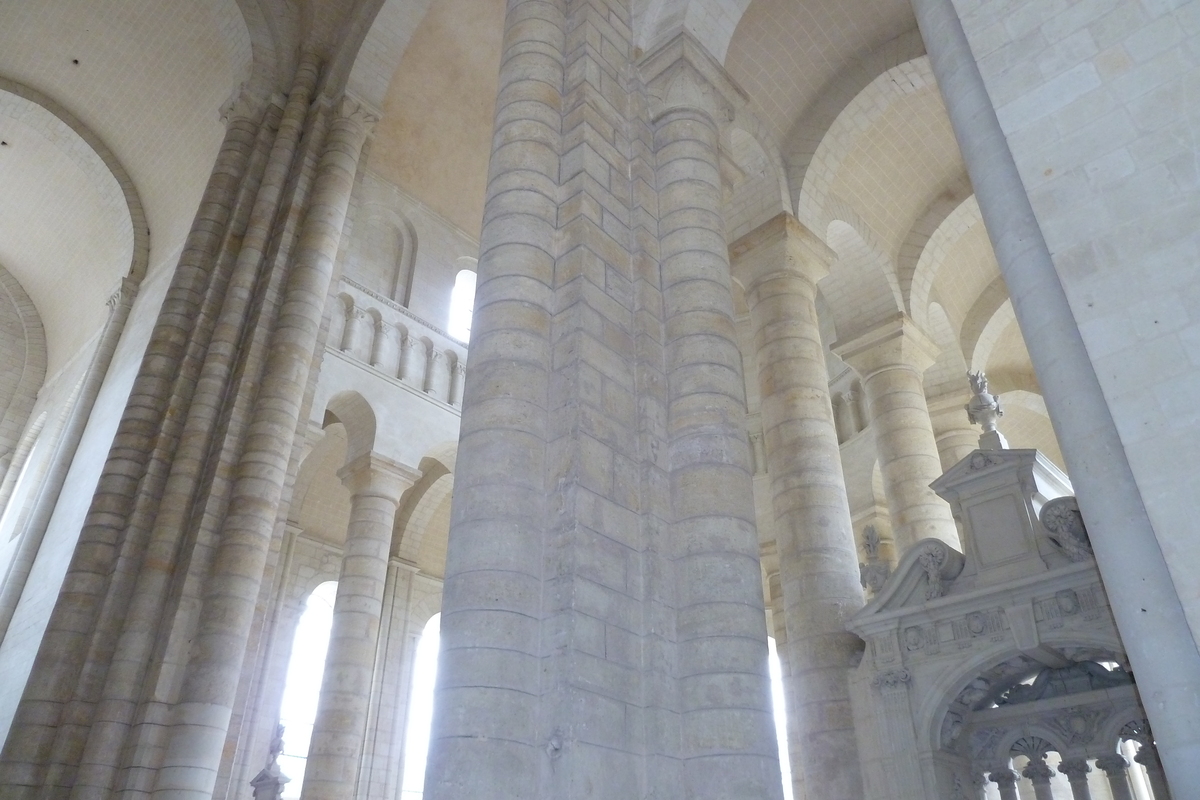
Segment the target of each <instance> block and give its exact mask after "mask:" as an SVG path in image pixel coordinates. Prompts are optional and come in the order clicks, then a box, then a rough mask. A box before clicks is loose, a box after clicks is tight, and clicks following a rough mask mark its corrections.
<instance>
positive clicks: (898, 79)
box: [783, 55, 937, 230]
mask: <svg viewBox="0 0 1200 800" xmlns="http://www.w3.org/2000/svg"><path fill="white" fill-rule="evenodd" d="M927 91H935V92H936V91H937V85H936V83H935V81H934V78H933V70H932V69H931V68H930V66H929V58H928V57H927V56H925V55H920V56H917V57H914V58H912V59H911V60H908V61H905V62H903V63H899V64H897V65H896V66H893V67H891V68H889V69H887V70H885V71H884V72H882V73H876V75H875V77H874V78H873V79H872V80H871V81H870V83H868V84H867V85H866V86H864V87H862V89H860V90H859V91H858V93H857V94H855V95H854V97H853V99H851V100H850V101H849V102H848V103H847V104H846V105H845V106H844V107H843V108H842V109H841V111H840V112H839V113H838V114H837V116H836V117H835V118H834V119H833V120H832V122H831V123H830V124H829V126H828V128H827V129H826V130H825V131H824V132H823V133H822V134H821V138H820V140H819V141H818V143H817V146H816V148H815V150H814V152H813V153H812V155H811V157H810V158H809V160H808V163H807V165H806V167H805V169H804V170H803V174H802V175H795V174H793V175H790V176H789V178H790V182H791V184H792V191H794V192H798V196H797V199H796V217H797V218H798V219H799V220H800V221H801V222H803V223H804V224H805V225H807V226H808V227H809V228H810V229H812V230H824V229H825V227H826V225H827V224H828V222H829V219H830V216H829V213H828V211H827V209H826V203H827V198H828V197H829V195H830V192H831V190H832V189H833V186H834V183H835V181H836V179H837V175H838V172H839V170H840V168H841V166H842V163H843V162H844V161H845V160H846V159H847V158H848V157H849V156H850V154H851V153H852V152H853V150H854V148H855V146H856V145H857V144H858V140H859V138H860V137H861V136H862V135H863V134H865V133H867V131H869V130H870V129H871V127H872V126H873V125H874V124H875V123H876V122H877V121H879V120H880V119H881V118H882V117H883V116H884V114H886V113H887V111H888V109H889V108H891V106H892V105H893V104H894V103H895V102H896V101H897V100H898V99H900V98H902V97H905V96H908V95H915V94H918V93H921V92H927ZM789 143H790V138H789ZM783 152H784V154H785V159H786V158H790V157H792V150H791V149H790V148H789V147H788V146H786V145H785V147H784V151H783ZM793 171H794V170H793ZM797 181H798V182H797Z"/></svg>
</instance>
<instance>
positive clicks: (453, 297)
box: [450, 269, 475, 342]
mask: <svg viewBox="0 0 1200 800" xmlns="http://www.w3.org/2000/svg"><path fill="white" fill-rule="evenodd" d="M474 310H475V273H474V272H472V271H471V270H469V269H464V270H459V273H458V277H456V278H455V279H454V288H453V289H452V290H450V335H451V336H453V337H454V338H455V339H458V340H459V341H460V342H465V341H468V340H469V339H470V338H471V314H472V312H474Z"/></svg>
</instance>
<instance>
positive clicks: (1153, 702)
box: [913, 0, 1200, 791]
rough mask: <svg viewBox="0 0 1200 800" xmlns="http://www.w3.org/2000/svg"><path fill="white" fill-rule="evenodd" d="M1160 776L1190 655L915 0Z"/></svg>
mask: <svg viewBox="0 0 1200 800" xmlns="http://www.w3.org/2000/svg"><path fill="white" fill-rule="evenodd" d="M913 9H914V10H915V11H916V15H917V22H918V24H919V26H920V29H921V35H922V37H923V38H924V40H925V46H926V48H927V49H928V51H929V59H930V62H931V65H932V67H933V73H934V75H935V76H936V77H937V81H938V86H939V88H940V89H941V92H942V97H943V99H944V100H945V103H946V110H947V112H948V113H949V115H950V122H951V124H952V126H953V128H954V135H955V138H956V139H957V140H958V145H959V148H960V149H961V150H962V153H963V160H964V161H965V162H966V166H967V172H968V174H969V175H970V178H971V185H972V186H973V187H974V189H975V194H976V197H977V199H978V200H979V210H980V212H981V213H982V215H983V222H984V224H985V225H986V226H987V231H988V236H989V237H990V238H991V241H992V247H993V248H994V249H995V251H996V259H997V261H998V263H999V265H1000V272H1001V274H1002V275H1003V276H1004V281H1005V283H1006V284H1007V285H1008V291H1009V294H1010V296H1011V297H1012V304H1013V311H1014V312H1015V313H1016V317H1017V323H1018V324H1019V325H1020V327H1021V335H1022V336H1023V338H1024V339H1025V343H1026V345H1027V346H1028V348H1029V356H1030V358H1031V360H1032V361H1033V367H1034V370H1035V371H1036V372H1037V377H1038V383H1039V384H1040V385H1041V387H1042V391H1043V396H1044V397H1045V399H1046V406H1047V408H1048V410H1049V412H1050V419H1051V421H1052V422H1053V424H1054V431H1055V434H1056V438H1057V439H1058V442H1059V445H1060V447H1061V448H1062V452H1063V457H1064V459H1065V460H1066V462H1067V469H1068V472H1069V473H1070V475H1071V483H1072V485H1073V486H1074V488H1075V493H1076V495H1077V496H1078V498H1079V508H1080V511H1081V512H1082V513H1083V516H1084V519H1085V520H1086V522H1087V529H1088V535H1089V537H1090V538H1091V543H1092V549H1093V550H1094V551H1095V554H1096V564H1097V566H1098V567H1099V569H1100V573H1101V575H1102V576H1103V578H1104V588H1105V591H1106V592H1107V593H1108V597H1109V600H1110V603H1111V605H1112V610H1113V616H1114V617H1115V618H1116V621H1117V627H1118V629H1119V630H1120V632H1121V640H1122V642H1123V644H1124V645H1125V650H1126V652H1127V654H1128V655H1129V660H1130V663H1131V665H1132V667H1133V671H1134V673H1135V674H1136V675H1137V683H1138V692H1139V693H1140V694H1141V697H1142V702H1143V703H1144V705H1145V709H1146V715H1147V716H1148V717H1149V719H1150V723H1151V725H1152V726H1153V728H1154V733H1155V744H1156V745H1157V748H1158V752H1159V755H1160V757H1161V758H1162V762H1163V766H1164V768H1165V770H1166V773H1167V778H1168V780H1169V781H1170V782H1171V784H1172V786H1174V787H1177V788H1178V789H1185V788H1186V789H1187V790H1189V791H1191V790H1192V788H1193V787H1196V786H1200V715H1198V714H1196V708H1197V707H1200V651H1198V650H1197V645H1196V640H1195V638H1194V636H1193V633H1192V630H1191V629H1190V627H1189V626H1188V622H1187V619H1186V617H1185V616H1184V612H1183V607H1182V605H1181V604H1180V601H1179V596H1178V593H1177V591H1176V588H1175V584H1174V582H1173V581H1172V579H1171V574H1170V571H1169V570H1168V568H1167V564H1166V560H1165V558H1164V557H1163V553H1162V549H1161V548H1160V547H1159V544H1158V541H1157V538H1156V536H1155V532H1154V529H1153V527H1152V526H1151V524H1150V519H1149V516H1148V515H1147V513H1146V508H1145V506H1144V505H1143V503H1142V497H1141V494H1140V493H1139V490H1138V485H1137V483H1136V482H1135V481H1134V477H1133V473H1132V471H1131V469H1130V467H1129V462H1128V460H1127V458H1126V456H1125V450H1124V447H1123V446H1122V443H1121V439H1120V437H1119V435H1118V433H1117V428H1116V424H1115V423H1114V422H1113V418H1112V414H1111V413H1110V411H1109V407H1108V402H1107V400H1106V399H1105V397H1104V394H1103V392H1102V391H1101V389H1100V383H1099V381H1098V380H1097V378H1096V373H1095V370H1094V369H1093V367H1092V362H1091V360H1090V358H1089V356H1088V352H1087V349H1086V348H1085V346H1084V343H1083V338H1082V337H1081V336H1080V333H1079V328H1078V326H1077V325H1076V324H1075V320H1074V316H1073V315H1072V312H1071V307H1070V305H1069V303H1068V302H1067V297H1066V293H1065V292H1064V291H1063V286H1062V283H1061V282H1060V280H1059V276H1058V272H1057V271H1056V269H1055V266H1054V262H1053V260H1052V259H1051V257H1050V251H1049V249H1048V248H1047V246H1046V240H1045V238H1044V237H1043V236H1042V231H1041V228H1040V227H1039V226H1038V221H1037V218H1036V217H1035V216H1034V213H1033V207H1032V206H1031V205H1030V202H1029V196H1028V195H1027V194H1026V192H1025V187H1024V185H1023V184H1022V182H1021V176H1020V174H1019V173H1018V171H1017V166H1016V163H1015V162H1014V160H1013V157H1012V152H1011V151H1010V150H1009V148H1008V142H1007V140H1006V139H1005V136H1004V132H1003V130H1002V129H1001V127H1000V122H999V120H998V119H997V117H996V112H995V110H994V108H993V107H992V104H991V100H990V98H989V96H988V93H987V88H986V86H985V85H984V82H983V78H982V76H981V75H980V72H979V67H978V65H977V64H976V61H975V57H974V55H973V54H972V52H971V46H970V44H969V42H968V41H967V37H966V34H965V32H964V31H963V28H962V24H961V23H960V21H959V18H958V13H957V11H956V10H955V5H954V2H953V0H914V2H913Z"/></svg>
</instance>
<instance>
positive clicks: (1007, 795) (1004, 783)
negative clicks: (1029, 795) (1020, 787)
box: [988, 769, 1021, 800]
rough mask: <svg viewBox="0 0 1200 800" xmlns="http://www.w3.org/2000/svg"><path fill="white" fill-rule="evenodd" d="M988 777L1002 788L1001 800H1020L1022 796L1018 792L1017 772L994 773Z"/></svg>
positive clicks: (1006, 770)
mask: <svg viewBox="0 0 1200 800" xmlns="http://www.w3.org/2000/svg"><path fill="white" fill-rule="evenodd" d="M988 777H989V778H991V779H992V781H993V782H994V783H995V784H996V785H997V786H999V787H1000V800H1020V798H1021V795H1020V794H1019V793H1018V792H1017V778H1018V775H1017V773H1016V772H1014V771H1013V770H1011V769H1005V770H1000V771H999V772H993V773H992V774H990V775H988Z"/></svg>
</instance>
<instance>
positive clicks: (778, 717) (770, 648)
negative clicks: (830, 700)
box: [767, 636, 792, 800]
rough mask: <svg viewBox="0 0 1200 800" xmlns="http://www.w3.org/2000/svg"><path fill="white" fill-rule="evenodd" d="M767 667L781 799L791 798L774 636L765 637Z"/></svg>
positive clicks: (777, 657) (781, 677)
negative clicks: (780, 779) (780, 780)
mask: <svg viewBox="0 0 1200 800" xmlns="http://www.w3.org/2000/svg"><path fill="white" fill-rule="evenodd" d="M767 669H768V671H769V672H770V675H771V705H772V706H773V707H774V709H775V739H776V740H777V741H778V742H779V770H780V771H781V772H782V773H783V800H792V763H791V761H789V760H788V740H787V709H786V708H785V707H784V701H783V667H782V666H781V665H780V663H779V651H778V650H776V649H775V637H773V636H768V637H767Z"/></svg>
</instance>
